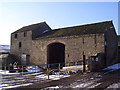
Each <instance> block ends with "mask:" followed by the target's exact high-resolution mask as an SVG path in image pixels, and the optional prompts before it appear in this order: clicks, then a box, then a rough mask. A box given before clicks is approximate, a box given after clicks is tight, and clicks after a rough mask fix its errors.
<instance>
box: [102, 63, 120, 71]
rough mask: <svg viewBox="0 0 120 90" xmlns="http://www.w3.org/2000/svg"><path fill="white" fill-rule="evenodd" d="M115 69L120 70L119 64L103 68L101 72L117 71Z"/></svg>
mask: <svg viewBox="0 0 120 90" xmlns="http://www.w3.org/2000/svg"><path fill="white" fill-rule="evenodd" d="M117 69H120V63H117V64H114V65H112V66H109V67H107V68H105V69H103V70H117Z"/></svg>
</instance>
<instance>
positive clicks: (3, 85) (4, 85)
mask: <svg viewBox="0 0 120 90" xmlns="http://www.w3.org/2000/svg"><path fill="white" fill-rule="evenodd" d="M32 84H33V83H27V84H21V85H15V86H8V85H7V84H2V85H0V89H6V88H16V87H20V86H28V85H32ZM3 87H4V88H3Z"/></svg>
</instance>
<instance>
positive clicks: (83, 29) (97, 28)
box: [38, 21, 113, 38]
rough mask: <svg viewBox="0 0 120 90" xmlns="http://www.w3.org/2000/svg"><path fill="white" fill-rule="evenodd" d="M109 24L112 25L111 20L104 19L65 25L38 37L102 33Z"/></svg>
mask: <svg viewBox="0 0 120 90" xmlns="http://www.w3.org/2000/svg"><path fill="white" fill-rule="evenodd" d="M111 26H113V24H112V21H105V22H99V23H92V24H86V25H80V26H73V27H65V28H59V29H54V30H52V31H49V32H46V33H44V34H42V35H40V36H39V37H38V38H52V37H63V36H76V35H84V34H102V33H105V31H107V28H108V27H111Z"/></svg>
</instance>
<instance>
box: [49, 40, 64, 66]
mask: <svg viewBox="0 0 120 90" xmlns="http://www.w3.org/2000/svg"><path fill="white" fill-rule="evenodd" d="M55 63H65V45H64V44H63V43H60V42H54V43H51V44H49V45H48V46H47V64H55Z"/></svg>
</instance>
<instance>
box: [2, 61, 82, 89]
mask: <svg viewBox="0 0 120 90" xmlns="http://www.w3.org/2000/svg"><path fill="white" fill-rule="evenodd" d="M0 67H2V69H3V70H1V72H3V73H1V74H2V82H1V87H2V88H7V87H12V86H20V85H22V86H24V85H26V84H32V83H35V82H46V81H49V80H56V79H60V78H64V77H68V76H70V74H73V73H76V72H77V69H78V70H80V68H83V63H82V61H78V62H68V63H54V64H41V65H3V66H0ZM66 67H67V68H66ZM72 70H73V71H75V70H76V71H75V72H73V71H72ZM81 70H82V69H81Z"/></svg>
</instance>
